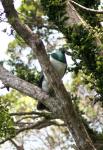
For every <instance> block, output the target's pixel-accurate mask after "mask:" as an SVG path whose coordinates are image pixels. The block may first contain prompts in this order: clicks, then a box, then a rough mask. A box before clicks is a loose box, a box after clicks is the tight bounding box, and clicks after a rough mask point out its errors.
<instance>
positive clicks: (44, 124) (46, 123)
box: [0, 118, 64, 145]
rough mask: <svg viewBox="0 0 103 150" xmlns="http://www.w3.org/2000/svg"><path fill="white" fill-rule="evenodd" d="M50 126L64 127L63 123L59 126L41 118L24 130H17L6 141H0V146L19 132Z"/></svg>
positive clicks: (57, 123) (54, 122)
mask: <svg viewBox="0 0 103 150" xmlns="http://www.w3.org/2000/svg"><path fill="white" fill-rule="evenodd" d="M51 125H57V126H64V124H63V123H61V124H60V123H59V122H57V121H55V120H54V121H53V120H52V121H51V120H47V119H44V118H43V119H41V120H39V121H37V122H36V123H35V124H33V125H29V126H27V127H24V128H21V129H19V130H17V131H16V133H15V135H13V136H10V137H7V138H6V139H4V140H2V141H0V145H1V144H3V143H5V142H6V141H9V140H11V139H12V138H14V137H15V136H17V135H18V134H19V133H21V132H24V131H28V130H31V129H42V128H45V127H48V126H51Z"/></svg>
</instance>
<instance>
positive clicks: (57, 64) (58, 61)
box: [37, 49, 67, 110]
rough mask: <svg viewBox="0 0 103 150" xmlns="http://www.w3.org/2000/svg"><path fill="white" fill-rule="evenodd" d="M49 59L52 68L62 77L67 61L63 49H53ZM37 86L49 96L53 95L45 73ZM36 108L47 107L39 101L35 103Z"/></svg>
mask: <svg viewBox="0 0 103 150" xmlns="http://www.w3.org/2000/svg"><path fill="white" fill-rule="evenodd" d="M49 59H50V62H51V64H52V65H53V67H54V69H55V70H56V71H57V72H58V74H59V76H60V78H61V79H62V78H63V76H64V74H65V72H66V68H67V62H66V57H65V51H63V50H61V49H60V50H56V51H53V52H52V53H51V54H49ZM39 87H40V88H42V90H43V91H45V92H47V93H49V94H50V95H51V96H53V95H54V91H53V89H52V87H51V86H50V84H49V82H48V80H47V77H46V75H45V74H43V75H42V76H41V79H40V82H39ZM37 109H38V110H44V109H46V110H48V108H47V107H46V106H45V105H44V104H42V103H41V102H38V104H37Z"/></svg>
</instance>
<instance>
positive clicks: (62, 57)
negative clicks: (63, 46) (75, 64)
mask: <svg viewBox="0 0 103 150" xmlns="http://www.w3.org/2000/svg"><path fill="white" fill-rule="evenodd" d="M51 57H53V58H54V59H56V60H58V61H60V62H63V63H66V58H65V51H63V50H56V51H55V52H53V53H52V54H51Z"/></svg>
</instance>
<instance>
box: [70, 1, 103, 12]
mask: <svg viewBox="0 0 103 150" xmlns="http://www.w3.org/2000/svg"><path fill="white" fill-rule="evenodd" d="M70 2H71V3H72V4H74V5H75V6H77V7H79V8H81V9H82V10H85V11H87V12H91V13H96V14H103V10H95V9H91V8H87V7H85V6H83V5H80V4H78V3H77V2H75V1H73V0H70Z"/></svg>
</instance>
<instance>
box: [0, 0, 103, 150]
mask: <svg viewBox="0 0 103 150" xmlns="http://www.w3.org/2000/svg"><path fill="white" fill-rule="evenodd" d="M1 2H2V4H3V6H4V9H5V12H6V16H7V18H8V21H9V23H10V24H11V25H12V27H13V28H14V29H15V30H16V31H17V33H18V34H17V33H15V31H13V29H12V30H11V33H13V35H14V37H15V41H13V42H12V43H10V45H9V47H8V54H9V55H10V59H9V60H8V64H9V65H10V66H11V71H12V72H13V73H14V74H15V75H17V76H18V77H20V78H21V79H24V80H26V81H28V82H30V83H33V84H34V83H35V84H36V85H37V83H38V80H39V77H40V74H39V72H38V71H37V70H36V68H35V69H34V65H33V63H35V62H36V60H35V59H37V58H38V59H39V61H40V63H41V66H42V68H43V71H44V72H45V73H46V74H47V77H48V79H49V81H50V83H51V84H52V86H53V88H54V90H55V91H56V93H57V97H56V98H51V97H49V98H48V95H46V93H43V92H41V91H40V89H39V88H37V87H36V86H35V87H33V86H32V85H31V84H28V86H27V85H26V82H24V81H23V80H19V78H16V77H14V76H12V75H11V74H9V73H8V72H7V71H6V70H5V69H3V68H2V67H1V69H0V72H1V75H0V79H1V80H2V81H3V83H4V84H5V86H6V87H8V86H10V87H12V88H15V89H17V90H19V91H21V92H23V93H25V94H27V95H29V96H31V97H33V98H36V99H38V100H42V99H44V98H43V97H44V96H45V99H46V100H45V101H43V102H44V104H46V105H47V106H48V107H49V108H50V110H51V111H52V112H53V114H52V113H49V112H34V111H33V112H29V113H27V114H26V113H24V114H23V115H31V116H29V117H28V116H26V117H23V118H21V119H20V118H19V119H18V118H16V120H17V121H16V125H17V126H18V127H19V129H18V130H16V131H15V134H14V133H13V135H12V134H11V135H10V137H8V135H6V136H3V141H1V143H3V142H5V141H6V140H10V138H12V137H14V136H15V135H17V134H18V133H20V132H22V131H24V130H29V129H34V128H37V129H40V128H43V127H46V126H49V125H53V124H56V125H60V124H59V123H58V122H56V121H55V119H56V118H61V119H62V120H64V123H65V124H66V125H67V126H68V128H69V130H70V132H71V133H72V135H73V138H74V139H75V141H76V144H77V147H78V149H81V150H82V149H83V150H85V149H95V148H94V145H93V144H92V142H91V140H90V138H89V136H90V137H91V139H92V141H93V143H94V144H95V141H96V140H97V141H98V136H99V139H100V140H101V139H102V135H98V134H97V133H96V132H93V131H92V130H90V129H89V127H88V125H87V123H86V121H84V119H83V118H82V113H81V112H80V110H79V109H78V108H77V103H74V102H73V103H71V101H72V100H73V99H76V97H70V95H69V96H68V93H67V92H66V91H65V90H64V88H63V85H62V83H61V82H60V84H59V79H58V76H57V75H56V74H55V72H54V71H53V68H52V67H51V66H50V67H49V68H48V65H49V62H48V59H47V56H46V55H45V51H44V46H43V44H42V43H41V40H39V38H41V39H42V40H43V41H44V43H45V48H46V49H47V51H51V49H55V48H56V47H57V46H59V47H60V46H62V47H63V48H64V49H65V51H66V54H67V55H69V56H70V57H71V58H72V60H73V62H74V64H73V66H72V67H71V68H70V67H69V68H68V71H72V72H74V74H75V75H76V77H77V76H78V75H80V77H81V78H82V83H83V85H85V84H86V85H87V87H89V90H90V91H91V90H93V89H94V90H95V92H96V96H97V97H98V101H101V102H102V98H103V96H102V94H103V92H102V91H103V90H102V89H103V84H102V78H103V68H102V66H103V63H102V62H103V56H102V44H101V43H102V39H103V36H102V26H101V24H100V21H99V16H98V15H97V14H96V13H93V12H92V13H91V11H89V10H88V12H87V11H84V10H81V9H80V7H78V5H76V9H75V8H74V7H73V5H72V4H75V3H74V1H69V2H67V1H62V0H53V1H50V0H48V1H45V0H41V1H33V2H30V1H27V0H23V1H22V5H21V7H20V9H19V10H18V15H19V17H20V19H21V20H22V23H23V24H22V23H21V22H20V20H19V19H18V16H17V14H16V12H15V10H14V8H13V5H12V1H11V0H10V2H9V1H5V0H4V1H1ZM79 2H80V3H81V4H82V5H84V6H86V7H91V8H95V9H97V8H98V3H97V2H96V1H94V3H93V2H92V1H88V2H87V1H79ZM9 8H10V9H11V10H12V11H11V10H10V9H9ZM76 10H78V12H79V13H78V12H77V11H76ZM94 12H95V11H94ZM96 12H98V11H96ZM99 13H102V12H99ZM88 14H89V15H88ZM1 15H2V13H1ZM80 15H81V16H80ZM82 17H83V18H82ZM84 20H85V21H84ZM24 23H26V24H27V25H28V26H29V28H30V29H31V30H32V31H33V32H34V34H33V32H31V30H30V29H29V28H28V27H27V26H25V24H24ZM18 25H19V26H18ZM35 33H36V34H35ZM53 33H54V34H53ZM55 33H56V34H58V38H59V39H58V40H57V39H56V43H55V40H54V43H53V42H51V39H50V36H53V35H54V36H55ZM61 33H62V35H61ZM20 36H21V37H22V38H23V39H21V37H20ZM61 37H62V39H64V40H65V45H64V44H62V45H58V43H59V40H60V38H61ZM52 40H53V38H52ZM24 41H25V42H26V43H25V42H24ZM57 41H58V42H57ZM27 44H28V45H29V46H30V47H31V49H30V48H29V47H28V45H27ZM69 48H70V49H69ZM32 49H33V51H35V53H33V51H32ZM25 53H26V54H25ZM24 54H25V57H23V56H24ZM41 55H43V57H44V59H43V58H42V57H41ZM24 58H26V61H25V59H24ZM52 71H53V72H54V74H53V73H52ZM8 76H9V80H7V79H6V78H7V77H8ZM10 77H11V78H10ZM55 78H56V80H55ZM12 81H15V82H14V83H13V82H12ZM16 81H18V82H16ZM19 83H22V85H21V86H20V84H19ZM54 83H55V84H54ZM56 83H58V86H59V88H60V89H58V86H57V84H56ZM79 84H81V82H80V83H79ZM24 85H25V86H24ZM24 87H26V88H24ZM28 89H29V90H28ZM61 91H62V93H61ZM37 93H38V94H37ZM72 93H73V94H74V91H72ZM75 93H76V92H75ZM58 97H59V101H58V100H57V99H58ZM11 98H12V96H11ZM48 99H49V100H48ZM92 99H95V95H94V96H93V97H92ZM14 101H16V99H15V100H14ZM63 101H64V102H65V104H64V103H63ZM10 104H11V102H10ZM16 105H17V104H16ZM72 105H74V106H72ZM27 108H28V107H27ZM54 108H55V109H54ZM9 109H11V107H10V108H9ZM74 109H75V110H74ZM20 110H24V111H25V110H26V109H25V105H23V108H22V107H21V109H20ZM27 110H28V109H27ZM17 111H18V110H17ZM6 112H7V111H6ZM56 114H57V115H56ZM10 115H11V116H12V115H19V116H20V117H22V116H21V115H22V113H20V114H18V113H17V114H15V113H14V114H13V113H11V114H10ZM32 115H35V118H36V117H37V118H38V117H40V120H38V121H37V122H35V121H34V122H33V124H32V125H30V124H29V125H27V124H28V123H24V124H23V123H22V122H21V121H22V120H23V119H26V121H30V120H28V119H31V121H32V119H34V118H32ZM78 116H79V117H78ZM79 118H81V119H79ZM81 120H83V122H84V125H85V127H86V129H87V131H88V134H89V136H88V134H87V132H85V128H84V125H83V124H82V121H81ZM4 122H5V120H4ZM18 122H19V124H18ZM20 123H21V124H22V125H23V126H22V127H24V128H21V126H20ZM61 125H62V124H61ZM12 127H13V131H14V128H15V125H14V122H13V121H12ZM8 128H9V129H11V128H10V127H9V126H8ZM15 129H16V128H15ZM81 129H82V130H81ZM6 133H7V132H6ZM78 137H79V139H78ZM4 138H6V139H4ZM86 139H88V140H87V141H86ZM100 140H99V141H100ZM81 141H82V142H83V143H82V144H81ZM99 144H100V145H99ZM99 144H96V145H95V146H96V147H97V148H98V147H99V148H100V146H102V145H101V143H99ZM98 145H99V146H98ZM99 148H98V149H99Z"/></svg>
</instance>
